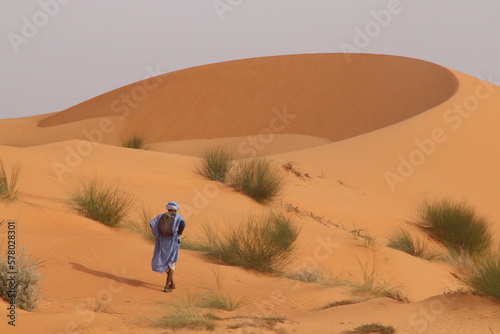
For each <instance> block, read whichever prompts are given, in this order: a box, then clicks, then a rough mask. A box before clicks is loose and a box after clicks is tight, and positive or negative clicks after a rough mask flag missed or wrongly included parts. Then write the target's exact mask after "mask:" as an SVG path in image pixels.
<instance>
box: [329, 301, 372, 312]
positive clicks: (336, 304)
mask: <svg viewBox="0 0 500 334" xmlns="http://www.w3.org/2000/svg"><path fill="white" fill-rule="evenodd" d="M364 300H365V299H358V300H354V299H343V300H337V301H334V302H331V303H328V304H326V305H325V306H322V307H320V310H326V309H328V308H332V307H337V306H344V305H351V304H357V303H361V302H363V301H364Z"/></svg>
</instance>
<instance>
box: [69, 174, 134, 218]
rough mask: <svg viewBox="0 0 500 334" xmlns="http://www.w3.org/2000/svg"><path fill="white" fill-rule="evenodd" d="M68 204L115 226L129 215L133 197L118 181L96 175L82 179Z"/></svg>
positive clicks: (80, 212) (88, 216)
mask: <svg viewBox="0 0 500 334" xmlns="http://www.w3.org/2000/svg"><path fill="white" fill-rule="evenodd" d="M68 204H69V206H70V207H71V208H72V209H73V210H74V211H75V212H77V213H78V214H80V215H82V216H84V217H87V218H89V219H92V220H95V221H98V222H101V223H103V224H105V225H108V226H112V227H114V226H117V225H118V224H120V222H122V221H123V219H124V218H125V217H126V216H127V214H128V212H129V211H130V209H131V207H132V198H131V196H130V195H129V194H127V193H125V192H124V191H123V190H122V189H121V187H120V186H118V185H117V184H116V183H113V182H109V181H107V180H105V179H104V178H101V177H97V176H94V177H92V178H90V179H82V180H81V181H80V184H79V185H77V186H76V187H75V188H74V189H73V191H72V193H71V197H70V199H69V200H68Z"/></svg>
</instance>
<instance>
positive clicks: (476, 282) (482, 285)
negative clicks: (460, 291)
mask: <svg viewBox="0 0 500 334" xmlns="http://www.w3.org/2000/svg"><path fill="white" fill-rule="evenodd" d="M465 282H466V283H467V284H468V285H469V287H470V288H471V289H472V290H473V291H474V292H475V293H477V294H479V295H483V296H490V297H493V298H496V299H500V254H498V253H497V254H495V255H493V254H491V255H488V256H486V257H485V258H484V259H483V260H479V261H478V263H476V265H475V268H474V269H473V270H472V271H471V272H470V273H469V274H468V275H467V278H466V279H465Z"/></svg>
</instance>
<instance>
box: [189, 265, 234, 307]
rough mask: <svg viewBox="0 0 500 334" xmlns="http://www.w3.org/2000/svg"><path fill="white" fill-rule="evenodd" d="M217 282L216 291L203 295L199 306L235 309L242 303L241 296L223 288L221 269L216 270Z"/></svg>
mask: <svg viewBox="0 0 500 334" xmlns="http://www.w3.org/2000/svg"><path fill="white" fill-rule="evenodd" d="M214 276H215V281H216V283H217V290H216V291H209V292H207V293H205V294H202V295H201V300H200V301H199V302H198V304H197V306H198V307H202V308H213V309H218V310H226V311H234V310H235V309H237V308H238V307H239V306H241V304H242V302H243V301H242V299H241V298H236V297H233V296H232V295H231V293H229V292H225V291H224V289H223V284H222V283H223V278H222V276H221V274H220V272H219V271H214Z"/></svg>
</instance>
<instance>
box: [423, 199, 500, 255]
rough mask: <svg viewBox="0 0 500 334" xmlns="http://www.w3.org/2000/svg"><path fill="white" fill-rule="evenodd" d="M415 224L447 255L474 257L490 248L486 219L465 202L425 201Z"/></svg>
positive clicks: (490, 236)
mask: <svg viewBox="0 0 500 334" xmlns="http://www.w3.org/2000/svg"><path fill="white" fill-rule="evenodd" d="M417 222H418V223H419V224H420V225H421V226H422V227H423V228H424V229H425V230H426V231H427V233H428V234H429V235H431V236H432V237H433V238H435V239H436V240H438V241H439V242H441V243H442V244H443V245H444V246H445V247H446V248H448V250H449V252H450V253H451V254H462V253H465V254H469V255H477V254H481V253H483V252H485V251H487V250H489V249H490V246H491V242H492V235H491V232H490V231H489V230H488V224H487V222H486V219H485V218H484V217H482V216H480V215H478V214H477V213H476V210H475V209H474V208H473V207H471V206H469V205H467V204H466V203H457V202H452V201H449V200H439V201H434V202H425V203H424V204H423V205H422V206H421V207H420V209H419V210H418V216H417Z"/></svg>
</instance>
